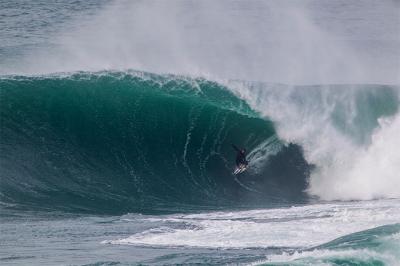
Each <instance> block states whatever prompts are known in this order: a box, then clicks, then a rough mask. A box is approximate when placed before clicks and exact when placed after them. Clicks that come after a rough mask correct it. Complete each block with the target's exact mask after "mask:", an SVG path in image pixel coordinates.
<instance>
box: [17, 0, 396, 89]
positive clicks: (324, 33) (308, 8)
mask: <svg viewBox="0 0 400 266" xmlns="http://www.w3.org/2000/svg"><path fill="white" fill-rule="evenodd" d="M368 4H373V3H370V2H369V1H367V2H366V3H365V6H368ZM365 6H363V5H361V7H358V6H355V5H354V4H353V5H352V4H349V6H343V7H340V6H337V5H334V4H330V3H329V2H326V3H322V4H321V3H317V2H315V1H305V2H294V1H290V2H284V1H262V2H261V1H246V2H244V1H243V2H242V1H116V2H112V3H110V4H109V5H107V6H105V7H104V8H103V10H101V11H100V12H98V14H97V15H95V16H94V17H90V18H88V19H83V18H81V19H80V20H77V21H76V22H75V24H76V29H75V31H72V32H59V33H58V36H56V37H55V42H56V43H57V46H56V48H55V49H50V50H48V51H43V52H40V53H39V54H36V55H32V57H30V58H28V62H27V63H26V62H25V63H24V64H23V66H21V69H24V70H25V71H28V72H55V71H59V72H60V71H76V70H89V71H90V70H103V69H119V70H121V69H122V70H123V69H137V70H145V71H151V72H158V73H175V74H185V75H195V76H199V75H200V76H207V77H211V78H224V79H242V80H261V81H269V82H281V83H290V84H323V83H370V82H375V83H398V82H399V77H398V76H397V75H396V74H398V71H399V63H398V62H397V61H396V57H398V56H399V53H398V52H397V53H396V52H393V51H395V50H393V51H392V50H390V47H392V46H393V43H394V44H396V43H397V44H398V43H399V42H398V41H399V40H397V39H399V38H398V37H393V36H395V35H396V34H395V33H396V28H394V29H393V28H388V30H387V32H388V33H385V29H380V28H379V27H378V26H382V25H380V24H382V23H383V22H384V21H383V20H382V21H381V20H379V19H377V18H379V17H380V16H387V17H388V20H393V18H392V17H393V14H392V13H394V12H395V11H393V10H395V9H393V7H396V8H397V7H398V5H396V4H393V3H392V2H390V1H386V2H384V3H381V4H379V3H375V4H374V12H370V13H368V16H371V18H370V19H368V18H365V15H366V14H365V12H366V9H367V8H366V7H365ZM346 9H350V10H355V11H357V10H359V9H361V11H358V12H354V13H355V14H354V16H352V14H351V13H350V14H347V13H346V12H345V11H346ZM342 13H343V14H342ZM335 14H336V15H338V16H339V18H340V19H339V20H336V19H332V17H330V16H332V15H335ZM357 20H361V22H357ZM390 22H392V21H390ZM395 22H396V21H395ZM369 24H371V25H369ZM395 24H396V23H395ZM385 25H386V24H384V25H383V26H385ZM340 28H343V29H344V30H338V29H340ZM367 29H371V30H370V31H371V32H369V31H368V30H367ZM382 38H383V39H385V40H386V39H387V41H388V42H390V45H389V46H387V47H386V46H385V45H383V44H382V43H380V41H382V40H381V39H382ZM396 38H397V39H396ZM364 39H365V40H373V41H378V43H374V44H371V45H372V46H373V45H375V46H377V47H380V48H376V49H375V48H373V47H372V48H371V47H370V46H371V45H370V44H368V45H367V42H364V41H363V40H364ZM365 45H367V46H368V48H365V47H364V46H365ZM388 47H389V48H388ZM371 51H375V53H376V54H375V55H374V54H372V53H370V52H371ZM389 59H390V60H389ZM396 62H397V63H396Z"/></svg>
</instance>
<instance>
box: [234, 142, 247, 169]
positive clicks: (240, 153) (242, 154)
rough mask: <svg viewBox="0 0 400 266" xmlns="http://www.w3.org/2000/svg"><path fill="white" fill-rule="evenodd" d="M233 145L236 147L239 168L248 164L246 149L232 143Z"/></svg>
mask: <svg viewBox="0 0 400 266" xmlns="http://www.w3.org/2000/svg"><path fill="white" fill-rule="evenodd" d="M232 147H233V148H234V149H235V151H236V152H237V153H236V166H237V167H238V168H240V167H243V166H245V167H246V166H247V165H248V164H249V162H248V161H247V160H246V149H239V148H238V147H237V146H236V145H235V144H232Z"/></svg>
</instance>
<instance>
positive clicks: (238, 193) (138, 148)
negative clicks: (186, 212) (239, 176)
mask: <svg viewBox="0 0 400 266" xmlns="http://www.w3.org/2000/svg"><path fill="white" fill-rule="evenodd" d="M0 87H1V102H2V104H1V107H0V111H1V133H0V134H1V143H0V144H1V156H2V157H1V168H2V171H1V180H2V181H1V182H2V195H1V201H2V202H4V203H5V204H17V205H19V206H21V207H22V208H26V207H29V208H32V207H33V208H34V209H36V208H44V209H56V210H66V211H89V212H117V213H123V212H137V211H139V212H140V211H146V210H147V211H148V210H162V209H176V208H181V207H184V206H189V208H196V206H197V207H199V208H204V207H202V206H205V207H206V206H214V207H216V206H239V205H249V206H250V205H251V206H256V205H264V206H265V205H266V204H271V203H272V202H296V201H299V200H300V201H302V200H304V199H305V198H306V197H305V194H304V192H303V190H304V189H305V186H306V181H305V180H306V176H307V173H308V171H309V170H308V165H307V163H306V162H305V161H304V159H303V157H302V154H301V149H300V148H299V147H298V146H295V145H289V146H284V145H282V144H281V143H280V141H279V139H278V138H277V136H276V134H275V129H274V125H273V123H271V122H270V121H268V120H266V119H263V118H260V116H259V114H258V113H256V112H254V111H253V110H252V109H251V108H250V106H249V105H248V104H247V103H246V102H245V101H243V100H241V99H240V98H238V97H236V96H235V95H234V94H232V93H231V92H230V91H229V90H228V89H227V88H226V87H224V86H222V85H220V84H218V83H215V82H212V81H207V80H204V79H192V78H187V77H179V76H171V75H164V76H161V75H155V74H151V73H143V72H128V73H122V72H99V73H87V72H81V73H73V74H62V75H58V74H53V75H48V76H11V77H2V78H1V79H0ZM231 143H236V144H238V145H243V146H246V147H247V148H248V149H249V150H252V151H253V152H252V153H251V156H254V167H253V171H248V172H247V173H246V174H245V175H243V178H244V177H246V178H245V179H243V180H240V182H236V181H235V180H234V178H233V177H232V174H231V172H232V169H233V161H234V156H235V154H234V151H233V150H232V148H231ZM267 162H270V163H267ZM256 187H257V191H258V192H259V193H255V192H254V188H256ZM249 188H250V189H249ZM190 206H192V207H190Z"/></svg>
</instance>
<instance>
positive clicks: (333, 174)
mask: <svg viewBox="0 0 400 266" xmlns="http://www.w3.org/2000/svg"><path fill="white" fill-rule="evenodd" d="M227 85H228V86H229V87H230V88H231V89H232V91H233V92H234V93H236V94H237V95H238V96H239V97H241V98H243V99H245V100H246V101H247V102H248V103H249V104H250V105H251V106H252V107H253V108H254V109H256V110H258V111H259V112H260V113H261V114H263V115H264V116H266V117H267V118H268V119H271V120H272V121H274V124H275V126H276V128H277V131H278V136H279V138H281V139H282V140H284V141H286V142H288V143H289V142H294V143H297V144H299V145H301V146H302V148H303V150H304V154H305V157H306V159H307V161H308V162H309V163H311V164H314V165H315V166H316V169H315V170H314V171H313V172H312V176H311V178H310V180H309V188H308V192H309V193H310V194H312V195H317V196H319V197H320V198H322V199H325V200H353V199H357V200H359V199H361V200H369V199H375V198H398V197H400V189H398V188H399V187H400V178H399V177H400V174H399V173H400V152H399V150H398V147H400V142H399V137H398V136H399V132H400V115H399V114H398V113H396V111H394V112H393V113H391V114H386V116H385V115H384V114H379V115H378V114H372V115H371V113H374V112H378V111H377V110H373V108H374V107H373V104H372V103H371V102H369V101H368V100H367V101H365V100H364V101H361V99H366V98H368V97H370V98H371V99H372V98H374V97H378V96H377V95H379V93H381V92H383V89H382V88H375V89H374V92H373V93H372V92H371V87H369V88H363V87H361V86H358V87H353V86H350V85H349V86H346V87H342V88H337V87H336V88H333V87H329V86H326V88H325V87H319V88H316V87H301V88H299V87H287V86H282V85H265V84H259V85H254V84H251V83H248V84H244V83H240V82H228V83H227ZM381 90H382V91H381ZM399 92H400V89H399V88H392V94H390V95H389V96H386V97H385V99H384V100H383V101H382V100H381V102H379V103H378V104H379V105H381V108H386V106H387V105H396V106H397V109H398V106H399V105H400V103H399ZM368 95H369V96H368ZM360 106H361V107H360ZM375 108H376V107H375ZM397 112H398V111H397ZM338 117H340V119H339V118H338ZM376 117H378V118H376ZM338 120H340V121H338ZM359 121H362V122H361V123H360V122H359ZM371 125H375V126H374V127H375V129H373V126H371Z"/></svg>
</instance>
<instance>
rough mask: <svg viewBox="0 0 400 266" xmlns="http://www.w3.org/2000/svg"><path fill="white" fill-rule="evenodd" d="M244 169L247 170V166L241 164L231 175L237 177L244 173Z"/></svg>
mask: <svg viewBox="0 0 400 266" xmlns="http://www.w3.org/2000/svg"><path fill="white" fill-rule="evenodd" d="M246 169H247V165H245V164H241V165H239V166H238V167H236V169H235V171H233V174H234V175H237V174H240V173H243V172H244V171H246Z"/></svg>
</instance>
